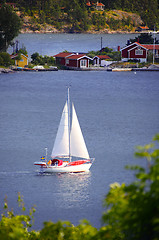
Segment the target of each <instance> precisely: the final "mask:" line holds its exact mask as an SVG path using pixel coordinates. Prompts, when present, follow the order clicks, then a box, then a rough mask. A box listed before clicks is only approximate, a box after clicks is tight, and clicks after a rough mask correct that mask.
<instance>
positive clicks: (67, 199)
mask: <svg viewBox="0 0 159 240" xmlns="http://www.w3.org/2000/svg"><path fill="white" fill-rule="evenodd" d="M48 175H49V174H47V177H48ZM44 176H46V174H45V175H44ZM50 177H51V178H52V179H51V181H52V180H53V179H54V182H53V184H52V185H50V191H52V193H55V192H56V196H57V197H56V198H55V199H54V202H55V205H56V204H57V205H58V206H59V205H61V206H62V208H67V209H68V208H71V207H72V206H74V207H76V206H77V207H79V205H82V204H83V203H84V202H85V203H89V191H88V188H89V185H90V182H91V172H87V173H66V174H65V173H59V174H50Z"/></svg>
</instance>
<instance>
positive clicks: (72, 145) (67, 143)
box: [34, 88, 94, 173]
mask: <svg viewBox="0 0 159 240" xmlns="http://www.w3.org/2000/svg"><path fill="white" fill-rule="evenodd" d="M71 116H72V117H71ZM46 159H47V151H46ZM46 159H45V161H41V162H35V163H34V165H38V166H40V170H41V172H43V173H75V172H86V171H89V169H90V167H91V166H92V163H93V161H94V158H90V157H89V153H88V150H87V147H86V144H85V141H84V138H83V134H82V131H81V128H80V124H79V121H78V118H77V114H76V111H75V107H74V104H73V103H72V108H71V105H70V96H69V88H68V96H67V100H66V103H65V106H64V108H63V112H62V116H61V120H60V124H59V127H58V130H57V135H56V138H55V142H54V146H53V149H52V153H51V160H49V161H48V162H47V160H46Z"/></svg>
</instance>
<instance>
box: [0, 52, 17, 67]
mask: <svg viewBox="0 0 159 240" xmlns="http://www.w3.org/2000/svg"><path fill="white" fill-rule="evenodd" d="M13 63H14V61H13V60H12V59H11V58H10V55H9V53H6V52H0V66H5V67H8V66H10V65H12V64H13Z"/></svg>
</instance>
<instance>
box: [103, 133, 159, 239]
mask: <svg viewBox="0 0 159 240" xmlns="http://www.w3.org/2000/svg"><path fill="white" fill-rule="evenodd" d="M154 140H155V141H157V142H159V134H158V135H156V136H155V138H154ZM137 149H138V151H137V152H136V153H135V156H136V157H139V158H146V159H147V164H146V165H145V167H139V166H134V167H128V168H129V169H132V170H134V171H135V172H136V173H135V176H136V181H135V182H133V183H131V184H130V185H125V184H122V185H119V184H118V183H114V184H112V185H111V186H110V190H109V193H108V194H107V196H106V199H105V206H106V207H107V212H105V213H104V214H103V221H104V223H105V224H106V226H105V227H103V228H102V229H101V230H100V231H99V234H100V235H101V236H102V239H104V237H105V236H109V239H124V240H125V239H134V240H145V239H146V240H157V239H158V236H159V205H158V201H159V188H158V186H159V177H158V176H159V149H155V147H154V144H148V145H146V146H144V147H142V146H140V147H138V148H137ZM143 165H144V164H143Z"/></svg>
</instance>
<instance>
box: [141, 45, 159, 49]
mask: <svg viewBox="0 0 159 240" xmlns="http://www.w3.org/2000/svg"><path fill="white" fill-rule="evenodd" d="M142 46H143V47H145V48H147V49H148V50H153V49H156V50H159V44H155V45H153V44H142Z"/></svg>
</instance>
